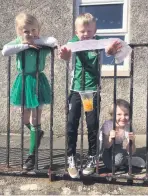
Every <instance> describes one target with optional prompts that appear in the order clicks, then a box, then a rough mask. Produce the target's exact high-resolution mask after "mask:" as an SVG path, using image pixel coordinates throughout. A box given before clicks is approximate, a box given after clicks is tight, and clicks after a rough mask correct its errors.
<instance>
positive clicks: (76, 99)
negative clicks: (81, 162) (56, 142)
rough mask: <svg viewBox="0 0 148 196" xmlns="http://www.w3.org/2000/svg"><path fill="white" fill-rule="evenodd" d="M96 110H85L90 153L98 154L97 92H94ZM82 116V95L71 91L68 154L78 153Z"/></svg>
mask: <svg viewBox="0 0 148 196" xmlns="http://www.w3.org/2000/svg"><path fill="white" fill-rule="evenodd" d="M93 106H94V110H93V111H91V112H85V116H86V123H87V129H88V145H89V149H88V154H89V155H92V156H94V155H96V147H97V130H98V119H97V93H95V94H94V99H93ZM80 117H81V97H80V95H79V93H78V92H74V91H71V94H70V97H69V114H68V151H67V153H68V156H71V155H75V154H76V144H77V135H78V127H79V120H80Z"/></svg>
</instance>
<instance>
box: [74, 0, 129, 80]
mask: <svg viewBox="0 0 148 196" xmlns="http://www.w3.org/2000/svg"><path fill="white" fill-rule="evenodd" d="M107 4H109V5H111V4H123V21H122V24H123V27H122V28H120V29H101V30H99V29H97V31H96V34H97V35H99V36H115V37H116V36H124V37H125V38H124V41H125V42H127V43H129V40H130V38H129V20H128V18H129V5H130V0H76V4H75V5H76V16H78V15H79V7H80V6H89V5H107ZM101 75H102V76H103V77H110V76H114V67H113V65H103V66H102V73H101ZM129 75H130V57H127V58H126V59H125V60H124V64H123V66H121V65H119V66H117V76H123V77H128V76H129Z"/></svg>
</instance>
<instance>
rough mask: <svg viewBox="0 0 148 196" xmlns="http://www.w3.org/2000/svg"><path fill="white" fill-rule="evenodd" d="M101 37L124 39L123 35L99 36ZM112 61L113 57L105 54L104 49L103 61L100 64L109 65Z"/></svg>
mask: <svg viewBox="0 0 148 196" xmlns="http://www.w3.org/2000/svg"><path fill="white" fill-rule="evenodd" d="M100 37H101V38H104V39H107V38H119V39H121V40H123V41H124V36H100ZM113 63H114V57H113V56H110V57H107V56H106V54H105V51H103V62H102V64H103V65H111V64H113ZM119 65H121V66H122V65H123V62H122V63H120V64H119Z"/></svg>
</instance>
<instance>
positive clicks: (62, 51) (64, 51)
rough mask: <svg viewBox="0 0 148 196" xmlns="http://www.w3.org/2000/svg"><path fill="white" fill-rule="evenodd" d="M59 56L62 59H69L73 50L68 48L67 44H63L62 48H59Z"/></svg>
mask: <svg viewBox="0 0 148 196" xmlns="http://www.w3.org/2000/svg"><path fill="white" fill-rule="evenodd" d="M58 57H59V58H60V59H63V60H65V61H68V60H69V59H70V57H71V50H70V49H68V48H67V47H66V46H62V47H61V48H59V54H58Z"/></svg>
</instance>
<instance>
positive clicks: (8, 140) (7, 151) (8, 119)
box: [6, 56, 11, 167]
mask: <svg viewBox="0 0 148 196" xmlns="http://www.w3.org/2000/svg"><path fill="white" fill-rule="evenodd" d="M10 80H11V56H9V57H8V66H7V149H6V164H7V167H9V158H10V156H9V153H10Z"/></svg>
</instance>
